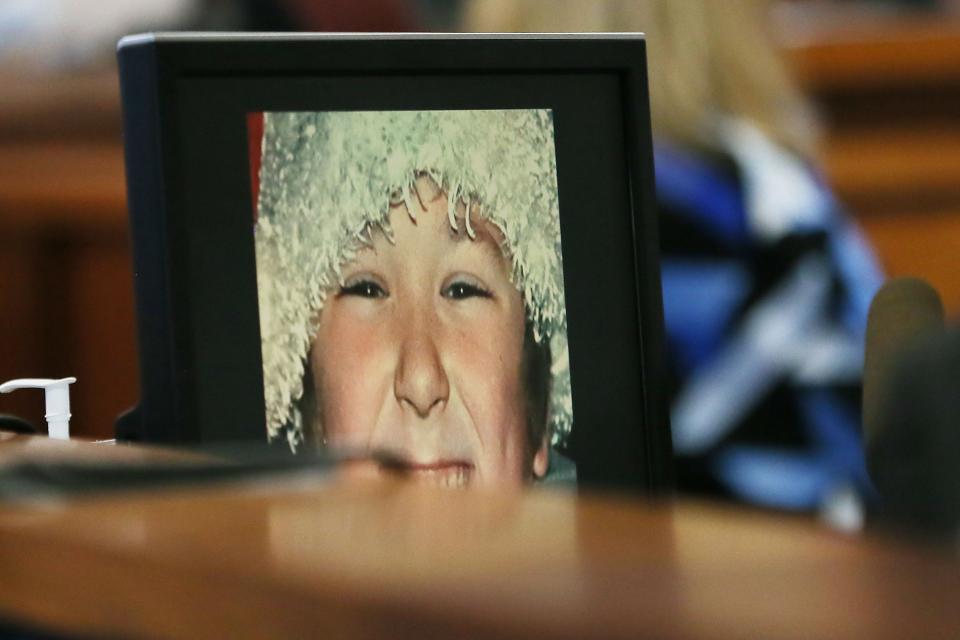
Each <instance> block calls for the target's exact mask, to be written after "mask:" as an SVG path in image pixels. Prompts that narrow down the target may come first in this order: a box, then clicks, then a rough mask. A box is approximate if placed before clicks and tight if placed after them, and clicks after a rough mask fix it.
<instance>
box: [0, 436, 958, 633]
mask: <svg viewBox="0 0 960 640" xmlns="http://www.w3.org/2000/svg"><path fill="white" fill-rule="evenodd" d="M15 443H16V441H14V444H15ZM10 444H11V442H10V441H8V442H7V445H10ZM20 444H23V442H22V440H21V441H20ZM84 446H86V448H87V449H90V448H91V447H93V446H94V445H79V448H81V449H82V448H83V447H84ZM73 447H74V449H76V448H78V446H77V445H73ZM3 448H5V447H0V450H2V449H3ZM48 448H49V447H48ZM96 455H104V454H103V453H102V452H98V453H97V454H96ZM107 455H110V456H116V455H118V454H116V453H112V454H107ZM123 455H126V454H123ZM133 455H134V456H136V455H139V454H137V453H136V452H134V453H133ZM8 460H9V457H8ZM0 567H2V569H0V620H2V619H6V620H8V621H13V622H14V623H16V624H27V625H31V626H37V627H39V628H42V629H49V630H55V631H60V632H68V633H73V634H80V635H91V636H102V635H111V636H125V637H169V638H180V637H230V638H244V637H308V636H309V637H323V638H372V637H389V638H403V637H412V638H425V637H484V638H585V637H610V638H637V637H663V638H903V637H911V638H913V637H936V638H957V637H960V608H958V605H960V564H958V562H957V561H956V560H955V559H954V558H952V557H949V556H942V555H939V554H937V553H933V552H930V551H919V550H915V549H911V548H906V547H900V546H897V545H894V544H892V543H888V542H885V541H880V540H874V539H863V538H859V539H858V538H851V537H846V536H844V535H841V534H837V533H832V532H829V531H827V530H824V529H822V528H820V527H819V526H818V525H817V524H816V523H815V522H812V521H807V520H803V519H797V518H785V517H777V516H772V515H766V514H759V513H756V512H745V511H738V510H733V509H725V508H719V507H712V506H708V505H703V504H690V503H684V502H679V503H670V504H660V505H654V504H645V503H638V502H635V501H630V500H627V499H625V498H613V497H600V496H592V497H591V496H582V497H575V496H574V495H571V494H567V493H562V492H556V491H549V490H533V491H527V492H520V493H515V494H505V493H499V494H493V493H483V492H459V491H452V490H444V489H440V488H434V487H428V486H422V485H416V484H409V483H405V482H402V481H395V482H394V481H389V482H387V481H384V482H373V481H356V480H353V481H346V480H344V479H337V478H328V479H322V478H317V477H314V478H312V479H304V478H300V479H299V480H295V481H294V480H291V479H287V480H285V481H274V482H259V483H257V484H247V485H234V486H231V487H227V486H223V487H218V488H209V487H208V488H204V489H189V490H187V489H178V490H165V491H155V492H144V493H138V494H122V495H113V496H111V497H105V498H97V499H85V500H82V501H71V502H68V503H62V502H61V503H36V504H9V503H8V504H6V505H4V506H2V507H0Z"/></svg>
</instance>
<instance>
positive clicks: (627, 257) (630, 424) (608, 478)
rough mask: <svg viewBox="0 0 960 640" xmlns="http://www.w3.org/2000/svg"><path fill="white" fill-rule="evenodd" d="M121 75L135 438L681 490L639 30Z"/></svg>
mask: <svg viewBox="0 0 960 640" xmlns="http://www.w3.org/2000/svg"><path fill="white" fill-rule="evenodd" d="M118 56H119V61H120V72H121V86H122V93H123V106H124V133H125V144H126V153H127V159H126V160H127V176H128V193H129V206H130V216H131V229H132V238H133V251H134V263H135V264H134V266H135V274H136V276H135V289H136V296H137V316H138V329H139V341H140V356H141V390H142V391H141V401H140V404H139V407H138V408H137V410H136V411H134V412H133V413H132V414H130V415H128V416H127V417H126V418H124V419H122V420H121V421H120V422H118V427H117V431H118V433H117V435H118V437H121V438H128V439H137V440H143V441H151V442H164V443H205V442H217V441H237V440H244V441H259V442H268V443H271V444H272V445H273V446H276V447H280V448H284V449H288V450H290V451H291V452H301V451H314V450H318V449H328V450H332V451H338V452H339V451H344V452H350V453H354V454H357V453H359V454H361V455H362V454H364V453H367V452H378V453H386V454H388V455H390V456H392V457H393V458H399V459H400V460H402V461H403V462H404V463H406V464H407V465H408V466H409V467H410V468H411V469H412V470H413V472H414V473H417V474H418V475H421V476H422V477H423V478H425V479H430V480H431V481H436V482H438V483H440V484H446V485H452V486H464V485H469V486H485V485H507V484H510V485H519V484H525V483H538V482H566V483H576V484H577V485H578V486H585V487H590V486H594V487H598V486H603V487H616V488H623V489H633V490H642V491H647V492H651V493H657V492H660V491H662V490H664V489H665V488H667V487H668V486H669V484H670V476H671V473H670V468H671V448H670V431H669V423H668V419H667V411H666V407H665V406H664V398H665V392H664V386H663V385H664V384H665V382H664V375H663V363H662V355H661V350H662V346H663V338H662V322H663V321H662V305H661V298H660V275H659V268H658V261H657V235H656V218H655V208H654V197H653V196H654V194H653V186H652V185H653V179H652V177H653V176H652V173H653V169H652V159H651V141H650V125H649V113H648V99H647V93H646V86H647V85H646V66H645V48H644V41H643V37H642V36H641V35H596V36H587V35H582V36H580V35H578V36H560V35H557V36H549V35H547V36H543V35H538V36H498V35H474V36H451V35H435V36H431V35H415V36H414V35H404V34H399V35H387V34H385V35H370V36H358V35H260V34H237V35H204V34H153V35H143V36H132V37H128V38H125V39H124V40H122V41H121V43H120V46H119V53H118ZM370 465H371V471H372V472H374V473H375V472H376V471H377V469H376V468H375V467H376V465H375V463H373V462H371V463H370Z"/></svg>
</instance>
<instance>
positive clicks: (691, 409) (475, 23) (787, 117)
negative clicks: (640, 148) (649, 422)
mask: <svg viewBox="0 0 960 640" xmlns="http://www.w3.org/2000/svg"><path fill="white" fill-rule="evenodd" d="M768 4H769V3H768V2H765V1H763V0H725V1H724V2H717V1H716V0H684V1H683V2H679V1H676V0H594V1H590V2H582V1H580V0H556V1H551V2H545V1H542V0H474V1H472V2H469V3H468V4H467V6H466V7H465V12H464V27H465V29H466V30H468V31H533V32H537V31H642V32H645V33H646V35H647V43H648V66H649V81H650V96H651V113H652V119H653V129H654V136H655V164H656V179H657V195H658V201H659V206H660V209H661V222H660V228H661V252H662V257H663V262H662V272H663V295H664V308H665V316H666V323H667V333H668V350H669V355H670V366H671V373H672V378H673V390H672V398H671V402H672V409H671V417H672V428H673V437H674V448H675V451H676V454H677V459H678V478H679V483H680V485H681V488H686V489H689V490H700V491H708V492H711V493H717V492H720V493H723V494H727V495H733V496H736V497H738V498H740V499H744V500H748V501H751V502H755V503H759V504H765V505H771V506H777V507H783V508H792V509H816V508H821V509H827V508H830V507H831V505H833V504H836V502H837V500H838V499H841V498H843V497H848V496H850V495H864V494H866V493H869V491H870V488H869V482H868V480H867V477H866V473H865V470H864V464H863V456H862V450H861V446H860V438H859V397H860V396H859V384H860V374H861V368H862V345H863V329H864V324H865V319H866V310H867V306H868V303H869V300H870V298H871V296H872V294H873V292H874V291H875V289H876V287H877V286H878V284H879V280H880V276H879V272H878V270H877V268H876V266H875V264H874V261H873V259H872V256H871V255H870V253H869V251H868V250H867V249H866V248H865V246H864V244H863V242H862V241H861V239H860V236H859V235H858V234H857V232H856V231H855V230H854V229H853V228H852V227H851V225H850V224H849V222H848V221H847V220H846V219H845V218H844V217H843V215H842V214H841V212H840V210H839V208H838V205H837V203H836V202H835V200H834V198H833V196H832V195H831V193H830V192H829V190H828V189H827V187H826V185H825V184H824V182H823V179H822V177H821V176H820V175H819V173H818V171H817V169H816V164H815V162H814V160H815V152H816V146H817V144H816V142H817V126H816V122H815V120H814V118H813V117H812V114H811V110H810V109H809V107H808V105H807V104H806V102H805V101H804V99H803V98H802V96H801V95H800V93H799V91H798V90H797V89H796V87H795V86H794V85H793V83H792V82H791V80H790V78H789V76H788V74H787V73H786V71H785V69H784V67H783V65H782V62H781V61H780V60H779V58H778V56H777V51H776V48H775V46H774V43H773V41H772V38H771V35H770V33H769V32H768V24H767V10H768V8H769V7H768Z"/></svg>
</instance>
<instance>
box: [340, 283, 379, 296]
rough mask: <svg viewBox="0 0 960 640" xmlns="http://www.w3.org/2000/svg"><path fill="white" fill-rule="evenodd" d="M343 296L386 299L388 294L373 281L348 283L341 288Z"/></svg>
mask: <svg viewBox="0 0 960 640" xmlns="http://www.w3.org/2000/svg"><path fill="white" fill-rule="evenodd" d="M340 295H341V296H359V297H361V298H386V297H387V292H386V290H385V289H384V288H383V287H381V286H380V285H379V284H378V283H376V282H374V281H373V280H366V279H364V280H358V281H356V282H348V283H347V284H345V285H343V286H342V287H340Z"/></svg>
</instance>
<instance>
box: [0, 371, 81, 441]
mask: <svg viewBox="0 0 960 640" xmlns="http://www.w3.org/2000/svg"><path fill="white" fill-rule="evenodd" d="M76 381H77V379H76V378H74V377H70V378H60V379H59V380H51V379H50V378H20V379H19V380H10V381H8V382H4V383H3V384H0V393H10V392H11V391H14V390H15V389H43V390H44V392H45V393H46V401H47V414H46V416H44V417H45V418H46V419H47V433H49V434H50V437H51V438H56V439H58V440H69V439H70V386H69V385H71V384H73V383H74V382H76Z"/></svg>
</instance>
